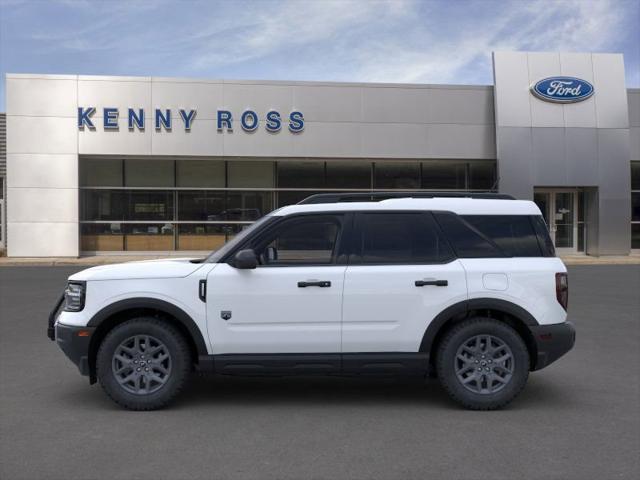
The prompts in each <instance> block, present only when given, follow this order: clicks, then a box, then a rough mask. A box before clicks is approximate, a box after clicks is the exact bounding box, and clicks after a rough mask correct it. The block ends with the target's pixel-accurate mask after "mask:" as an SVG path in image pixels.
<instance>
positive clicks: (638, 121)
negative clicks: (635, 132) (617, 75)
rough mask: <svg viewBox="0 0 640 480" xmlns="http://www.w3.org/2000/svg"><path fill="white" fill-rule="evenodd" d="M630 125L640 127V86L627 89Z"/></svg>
mask: <svg viewBox="0 0 640 480" xmlns="http://www.w3.org/2000/svg"><path fill="white" fill-rule="evenodd" d="M627 100H628V106H629V126H631V127H640V88H629V89H627Z"/></svg>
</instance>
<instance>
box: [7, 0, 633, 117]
mask: <svg viewBox="0 0 640 480" xmlns="http://www.w3.org/2000/svg"><path fill="white" fill-rule="evenodd" d="M495 50H526V51H577V52H589V51H592V52H618V53H623V54H624V56H625V71H626V78H627V85H628V86H629V87H640V0H551V1H549V0H514V1H506V0H502V1H498V0H496V1H494V0H362V1H357V0H354V1H351V0H289V1H271V0H254V1H243V0H236V1H214V0H208V1H201V0H155V1H152V0H111V1H99V0H0V74H1V75H2V82H0V111H4V106H5V85H4V75H5V73H62V74H84V75H139V76H164V77H171V76H173V77H195V78H214V79H221V78H224V79H265V80H322V81H354V82H397V83H454V84H480V85H490V84H492V83H493V78H492V67H491V52H492V51H495Z"/></svg>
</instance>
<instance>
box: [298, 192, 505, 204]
mask: <svg viewBox="0 0 640 480" xmlns="http://www.w3.org/2000/svg"><path fill="white" fill-rule="evenodd" d="M447 197H448V198H480V199H491V200H515V198H514V197H512V196H511V195H507V194H504V193H487V192H483V193H474V192H428V191H418V192H416V191H410V192H403V191H397V190H396V191H391V192H335V193H317V194H315V195H311V196H309V197H307V198H305V199H304V200H302V201H300V202H298V205H310V204H314V203H345V202H381V201H382V200H389V199H391V198H447Z"/></svg>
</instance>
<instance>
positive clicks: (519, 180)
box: [496, 127, 533, 199]
mask: <svg viewBox="0 0 640 480" xmlns="http://www.w3.org/2000/svg"><path fill="white" fill-rule="evenodd" d="M496 143H497V148H498V152H497V153H498V155H497V156H498V158H506V159H508V161H503V162H498V179H499V184H500V192H501V193H507V194H509V195H513V196H514V197H516V198H521V199H533V149H532V139H531V128H522V127H498V128H497V138H496Z"/></svg>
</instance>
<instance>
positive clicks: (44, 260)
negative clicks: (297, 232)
mask: <svg viewBox="0 0 640 480" xmlns="http://www.w3.org/2000/svg"><path fill="white" fill-rule="evenodd" d="M204 256H206V254H202V253H200V254H198V252H185V254H184V255H92V256H86V257H79V258H75V257H0V267H4V266H7V267H8V266H11V267H16V266H73V265H77V266H86V267H91V266H95V265H110V264H113V263H123V262H134V261H140V260H157V259H160V258H202V257H204ZM560 258H562V261H563V262H564V263H565V264H566V265H640V255H629V256H605V257H590V256H587V255H568V256H562V257H560Z"/></svg>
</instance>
